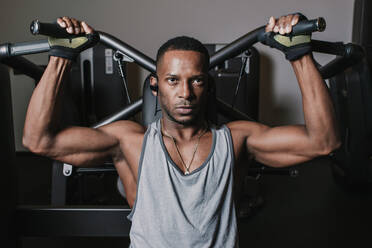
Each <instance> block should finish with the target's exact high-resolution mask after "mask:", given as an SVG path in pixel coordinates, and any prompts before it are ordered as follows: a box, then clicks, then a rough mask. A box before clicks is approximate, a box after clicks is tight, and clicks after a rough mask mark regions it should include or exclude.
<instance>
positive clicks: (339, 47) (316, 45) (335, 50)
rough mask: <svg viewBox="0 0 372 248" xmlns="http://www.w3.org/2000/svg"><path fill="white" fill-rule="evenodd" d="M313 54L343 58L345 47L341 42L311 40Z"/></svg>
mask: <svg viewBox="0 0 372 248" xmlns="http://www.w3.org/2000/svg"><path fill="white" fill-rule="evenodd" d="M311 46H312V49H313V51H314V52H319V53H326V54H333V55H338V56H344V54H345V45H344V43H342V42H329V41H322V40H311Z"/></svg>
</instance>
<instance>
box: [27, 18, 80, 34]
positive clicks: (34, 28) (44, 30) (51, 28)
mask: <svg viewBox="0 0 372 248" xmlns="http://www.w3.org/2000/svg"><path fill="white" fill-rule="evenodd" d="M30 31H31V34H33V35H37V34H41V35H46V36H50V37H54V38H75V37H82V36H85V34H78V35H76V34H69V33H68V32H67V31H66V29H65V28H62V27H61V26H59V24H58V23H43V22H40V21H39V20H34V21H32V22H31V25H30Z"/></svg>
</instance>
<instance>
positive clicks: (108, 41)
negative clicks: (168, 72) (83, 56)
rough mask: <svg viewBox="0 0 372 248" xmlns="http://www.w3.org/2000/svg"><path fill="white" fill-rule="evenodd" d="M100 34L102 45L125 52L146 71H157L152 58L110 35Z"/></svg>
mask: <svg viewBox="0 0 372 248" xmlns="http://www.w3.org/2000/svg"><path fill="white" fill-rule="evenodd" d="M98 33H99V37H100V42H101V43H102V44H105V45H106V46H109V47H111V48H113V49H116V50H119V51H121V52H123V53H124V54H125V55H127V56H128V57H130V58H131V59H133V60H134V61H135V62H136V63H137V64H139V65H140V66H142V67H143V68H145V69H146V70H148V71H150V72H155V71H156V64H155V61H154V60H153V59H151V58H150V57H148V56H146V55H145V54H143V53H141V52H140V51H138V50H137V49H135V48H133V47H131V46H130V45H128V44H126V43H125V42H123V41H121V40H119V39H118V38H116V37H114V36H112V35H110V34H107V33H105V32H100V31H99V32H98Z"/></svg>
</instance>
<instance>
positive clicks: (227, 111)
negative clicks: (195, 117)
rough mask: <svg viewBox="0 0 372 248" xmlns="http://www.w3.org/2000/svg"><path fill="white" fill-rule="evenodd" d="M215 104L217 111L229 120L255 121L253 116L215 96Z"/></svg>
mask: <svg viewBox="0 0 372 248" xmlns="http://www.w3.org/2000/svg"><path fill="white" fill-rule="evenodd" d="M216 104H217V109H218V110H219V112H220V113H221V114H223V115H224V116H226V117H227V118H229V119H231V120H246V121H255V120H254V119H253V118H251V117H249V116H248V115H246V114H244V113H243V112H240V111H239V110H237V109H235V108H233V107H231V105H229V104H227V103H225V102H224V101H222V100H221V99H220V98H218V97H216Z"/></svg>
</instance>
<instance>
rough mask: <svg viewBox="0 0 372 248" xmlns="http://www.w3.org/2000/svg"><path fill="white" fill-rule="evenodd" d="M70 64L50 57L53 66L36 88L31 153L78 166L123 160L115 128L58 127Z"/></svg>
mask: <svg viewBox="0 0 372 248" xmlns="http://www.w3.org/2000/svg"><path fill="white" fill-rule="evenodd" d="M70 63H71V62H70V60H67V59H64V58H58V57H53V56H51V57H50V61H49V64H48V66H47V68H46V70H45V72H44V74H43V76H42V78H41V80H40V82H39V84H38V85H37V87H36V88H35V90H34V92H33V94H32V97H31V100H30V103H29V106H28V110H27V115H26V121H25V125H24V132H23V144H24V146H25V147H27V148H28V149H29V150H30V151H31V152H34V153H37V154H40V155H43V156H47V157H50V158H53V159H56V160H59V161H63V162H65V163H68V164H73V165H75V166H87V165H91V164H97V163H100V162H102V161H104V160H106V159H107V158H109V157H120V156H121V155H120V152H121V151H120V142H119V140H118V139H117V138H116V137H115V136H114V135H112V134H110V130H111V129H115V128H117V127H115V125H117V124H115V125H111V126H110V125H107V126H105V127H102V128H100V129H93V128H87V127H68V128H64V129H60V128H59V125H58V113H57V111H58V107H57V106H58V105H59V103H60V102H59V101H61V100H62V99H61V98H60V97H59V96H60V92H61V91H60V89H61V87H62V84H63V78H64V77H65V75H66V74H67V72H68V70H69V67H70Z"/></svg>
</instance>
